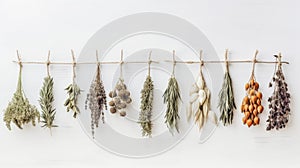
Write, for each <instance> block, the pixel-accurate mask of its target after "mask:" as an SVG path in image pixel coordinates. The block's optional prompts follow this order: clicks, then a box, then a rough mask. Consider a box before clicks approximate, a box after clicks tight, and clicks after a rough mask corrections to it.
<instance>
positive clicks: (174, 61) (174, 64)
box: [172, 50, 176, 77]
mask: <svg viewBox="0 0 300 168" xmlns="http://www.w3.org/2000/svg"><path fill="white" fill-rule="evenodd" d="M175 66H176V59H175V50H173V69H172V76H173V77H174V76H175V75H174V74H175Z"/></svg>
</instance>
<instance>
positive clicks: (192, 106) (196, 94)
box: [188, 51, 218, 130]
mask: <svg viewBox="0 0 300 168" xmlns="http://www.w3.org/2000/svg"><path fill="white" fill-rule="evenodd" d="M202 67H203V60H202V51H201V52H200V72H199V75H198V78H197V81H196V82H195V83H194V84H193V85H192V87H191V89H190V101H189V107H188V120H190V119H191V117H192V115H193V116H194V120H195V123H196V124H197V125H198V128H199V130H201V129H202V128H203V126H204V124H205V123H206V122H207V119H208V118H210V119H211V121H212V122H213V123H214V124H216V125H217V124H218V119H217V116H216V114H215V113H214V112H211V111H210V96H211V95H210V90H209V88H208V87H207V86H206V82H205V79H204V76H203V73H202ZM210 114H212V115H210Z"/></svg>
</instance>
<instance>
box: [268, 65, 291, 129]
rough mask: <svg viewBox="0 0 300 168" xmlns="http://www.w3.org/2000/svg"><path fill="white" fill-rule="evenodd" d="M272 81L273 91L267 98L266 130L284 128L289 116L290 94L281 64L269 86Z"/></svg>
mask: <svg viewBox="0 0 300 168" xmlns="http://www.w3.org/2000/svg"><path fill="white" fill-rule="evenodd" d="M275 71H276V70H275ZM272 83H273V84H274V91H273V94H272V96H271V97H269V99H268V102H269V109H270V112H269V116H268V119H267V123H268V125H267V129H266V130H267V131H269V130H271V129H274V128H275V129H276V130H278V129H281V128H285V127H286V124H287V123H288V121H289V116H290V97H291V96H290V94H289V93H288V85H287V83H286V82H285V78H284V74H283V72H282V68H281V64H279V65H278V68H277V71H276V73H275V74H274V77H273V78H272V82H270V85H269V87H272V86H273V85H272Z"/></svg>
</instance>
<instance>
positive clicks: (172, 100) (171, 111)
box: [163, 51, 181, 134]
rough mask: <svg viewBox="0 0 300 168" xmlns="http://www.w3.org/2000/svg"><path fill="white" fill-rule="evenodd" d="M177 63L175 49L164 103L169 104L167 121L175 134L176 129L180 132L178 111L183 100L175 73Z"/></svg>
mask: <svg viewBox="0 0 300 168" xmlns="http://www.w3.org/2000/svg"><path fill="white" fill-rule="evenodd" d="M175 64H176V61H175V51H173V71H172V75H171V78H170V79H169V82H168V87H167V89H166V90H165V92H164V94H163V98H164V103H165V104H167V110H166V114H165V123H166V124H167V127H168V128H169V131H170V132H171V133H172V134H174V129H176V131H177V132H178V133H179V128H178V122H179V119H180V117H179V114H178V113H179V112H178V111H179V103H180V100H181V96H180V89H179V85H178V82H177V80H176V78H175V75H174V69H175Z"/></svg>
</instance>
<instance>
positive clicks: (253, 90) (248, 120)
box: [241, 51, 264, 127]
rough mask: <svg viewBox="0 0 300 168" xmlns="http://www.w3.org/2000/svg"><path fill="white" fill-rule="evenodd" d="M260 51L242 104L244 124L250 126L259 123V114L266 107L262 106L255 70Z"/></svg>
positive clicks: (246, 86) (254, 61) (246, 85)
mask: <svg viewBox="0 0 300 168" xmlns="http://www.w3.org/2000/svg"><path fill="white" fill-rule="evenodd" d="M257 54H258V51H256V52H255V56H254V60H253V66H252V73H251V77H250V79H249V82H247V83H246V84H245V90H246V96H245V97H244V99H243V101H242V105H241V112H242V113H244V115H245V116H244V117H243V119H242V121H243V124H247V125H248V127H251V126H252V125H253V126H255V125H258V124H259V121H260V119H259V116H258V115H259V114H260V113H262V112H263V110H264V107H263V106H262V104H261V102H262V96H263V95H262V93H261V92H260V91H259V90H258V89H259V83H258V82H256V80H255V76H254V70H255V63H256V56H257Z"/></svg>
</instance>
